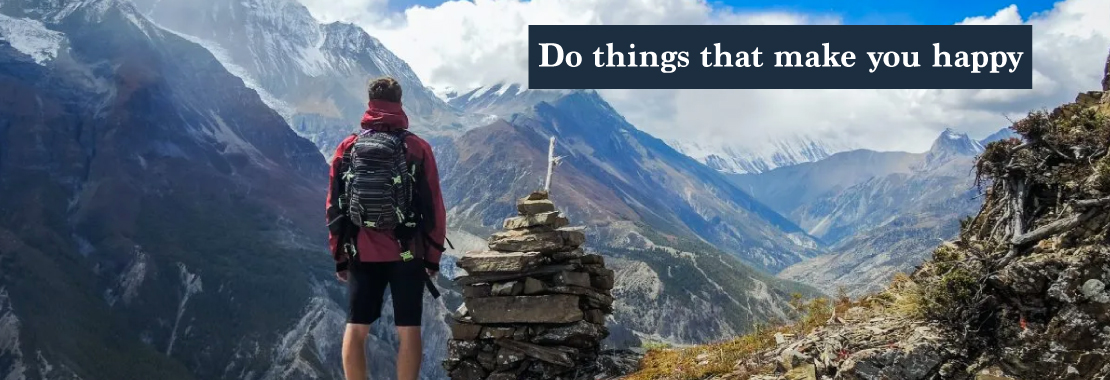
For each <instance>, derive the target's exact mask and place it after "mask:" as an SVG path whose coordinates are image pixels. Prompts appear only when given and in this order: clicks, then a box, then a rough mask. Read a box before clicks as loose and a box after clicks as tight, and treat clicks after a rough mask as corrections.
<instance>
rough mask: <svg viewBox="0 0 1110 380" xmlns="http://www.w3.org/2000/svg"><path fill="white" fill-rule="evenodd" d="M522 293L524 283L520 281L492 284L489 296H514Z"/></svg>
mask: <svg viewBox="0 0 1110 380" xmlns="http://www.w3.org/2000/svg"><path fill="white" fill-rule="evenodd" d="M523 291H524V283H523V282H520V281H510V282H499V283H496V284H493V287H492V288H491V291H490V294H491V295H494V296H515V295H519V294H520V293H522V292H523Z"/></svg>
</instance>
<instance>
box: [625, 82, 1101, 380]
mask: <svg viewBox="0 0 1110 380" xmlns="http://www.w3.org/2000/svg"><path fill="white" fill-rule="evenodd" d="M1107 77H1108V78H1110V61H1108V70H1107ZM1105 83H1106V82H1104V85H1103V91H1092V92H1088V93H1083V94H1080V95H1079V96H1078V97H1077V99H1076V102H1075V103H1070V104H1066V105H1064V106H1061V107H1059V108H1057V109H1055V110H1053V111H1051V112H1040V111H1038V112H1033V113H1031V114H1030V115H1029V116H1028V117H1027V118H1025V119H1023V120H1021V121H1019V122H1017V123H1015V124H1014V126H1013V129H1014V131H1015V132H1017V133H1018V134H1020V136H1021V138H1020V139H1006V140H1000V141H997V142H994V143H992V144H990V145H988V146H987V147H986V150H985V151H984V153H983V154H982V156H981V157H980V158H979V159H978V160H977V161H976V162H975V166H974V168H975V170H976V173H977V179H979V180H981V181H983V184H984V188H985V191H984V198H985V200H984V204H983V206H982V208H981V210H980V212H979V213H978V214H976V215H974V216H972V217H969V218H966V219H964V220H963V221H962V222H961V223H960V225H961V229H960V233H959V235H958V237H957V238H956V239H955V240H953V241H950V242H946V243H944V244H942V245H941V246H940V247H939V248H937V249H936V250H935V251H934V253H933V257H932V259H931V260H929V261H927V262H925V263H923V264H922V265H921V266H920V268H919V269H917V270H916V271H915V272H914V273H913V274H912V275H910V276H903V277H901V278H898V279H897V280H896V281H895V282H894V283H893V284H892V285H891V286H890V287H889V288H887V289H886V290H885V291H883V292H881V293H879V294H876V295H874V296H869V297H865V298H863V299H862V300H860V301H859V302H856V303H854V304H853V303H849V302H847V301H842V302H839V303H838V305H837V306H838V307H837V308H836V310H837V313H835V314H832V315H829V314H828V310H829V308H828V306H829V305H828V304H820V305H818V306H819V307H817V308H814V309H811V310H810V311H811V313H810V316H813V315H814V313H812V312H813V311H822V310H824V313H825V314H824V315H822V316H821V317H828V319H827V321H826V322H820V323H812V324H810V325H808V326H807V325H802V326H801V327H798V328H793V329H792V330H793V331H795V332H797V333H798V335H790V334H783V333H781V332H780V333H778V334H773V336H772V334H771V333H770V332H768V333H765V334H764V335H762V336H757V337H754V338H751V339H753V341H755V342H756V344H752V345H750V346H749V348H751V349H750V350H749V351H747V353H746V354H744V355H743V357H740V358H735V357H732V358H730V359H729V360H728V361H726V362H724V363H717V362H716V360H715V358H713V357H712V356H710V355H706V356H705V357H704V358H705V361H704V364H701V366H715V367H714V368H721V369H719V370H715V371H713V372H712V373H709V374H708V375H707V374H706V373H704V371H703V373H701V374H700V375H699V377H696V378H702V379H705V378H711V379H819V378H820V379H889V380H924V379H960V380H964V379H976V380H987V379H989V380H1016V379H1069V380H1071V379H1075V380H1078V379H1101V378H1106V377H1107V376H1110V339H1108V334H1110V320H1108V319H1107V316H1108V315H1110V294H1108V292H1107V288H1106V284H1107V282H1108V281H1110V262H1108V258H1110V196H1108V195H1110V180H1108V179H1110V155H1107V151H1108V149H1110V86H1107V85H1106V84H1105ZM814 319H815V318H812V317H811V318H806V319H803V322H813V321H814ZM821 320H824V319H823V318H822V319H821ZM676 352H677V353H676ZM684 352H691V353H694V352H705V350H704V349H691V350H678V351H671V352H670V353H667V352H657V353H654V354H649V357H648V361H647V362H645V369H644V371H642V373H641V374H638V375H633V376H632V378H633V379H636V378H650V375H651V374H652V373H660V372H659V370H660V369H661V368H665V364H666V363H665V362H664V361H663V360H661V359H673V358H675V357H681V355H683V353H684ZM721 364H727V365H728V367H727V369H725V368H722V367H723V366H722V365H721ZM695 367H696V366H695ZM648 371H653V372H650V373H649V372H648ZM690 373H692V371H690V370H684V371H675V372H673V373H672V374H670V375H669V376H663V377H664V378H694V377H691V376H687V374H690ZM655 378H659V377H655Z"/></svg>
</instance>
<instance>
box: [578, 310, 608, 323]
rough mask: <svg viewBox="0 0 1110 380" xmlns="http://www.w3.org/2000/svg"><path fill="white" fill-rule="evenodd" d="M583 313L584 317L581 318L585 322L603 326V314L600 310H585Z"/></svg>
mask: <svg viewBox="0 0 1110 380" xmlns="http://www.w3.org/2000/svg"><path fill="white" fill-rule="evenodd" d="M584 313H585V316H584V317H583V318H585V319H586V321H587V322H590V323H596V324H599V325H604V324H605V313H604V312H602V311H601V310H598V309H590V310H586V311H585V312H584Z"/></svg>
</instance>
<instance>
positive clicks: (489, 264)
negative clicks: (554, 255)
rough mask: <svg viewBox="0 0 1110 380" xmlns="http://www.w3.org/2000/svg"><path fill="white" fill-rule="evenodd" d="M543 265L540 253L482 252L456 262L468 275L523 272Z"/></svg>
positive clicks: (470, 254)
mask: <svg viewBox="0 0 1110 380" xmlns="http://www.w3.org/2000/svg"><path fill="white" fill-rule="evenodd" d="M541 263H543V257H542V256H540V253H539V252H509V253H503V252H480V253H467V254H466V255H463V257H462V258H460V259H459V261H458V262H456V265H457V266H458V267H459V268H462V269H464V270H466V272H467V273H475V274H478V273H500V272H522V271H526V270H530V269H534V268H536V267H537V266H539V265H540V264H541Z"/></svg>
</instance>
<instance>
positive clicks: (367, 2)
mask: <svg viewBox="0 0 1110 380" xmlns="http://www.w3.org/2000/svg"><path fill="white" fill-rule="evenodd" d="M385 1H387V0H341V1H338V2H335V1H331V0H302V2H304V3H305V4H306V5H308V6H309V8H310V9H312V10H313V12H314V14H316V15H317V16H318V17H322V18H324V19H327V20H337V19H338V20H346V21H354V22H357V23H359V24H361V25H362V26H363V27H365V28H366V29H367V30H368V31H369V32H370V33H371V34H373V35H375V36H376V37H378V38H379V39H381V40H382V42H383V43H385V44H386V46H388V47H389V48H390V49H392V50H393V51H394V52H395V53H397V55H399V56H400V57H401V58H403V59H405V60H406V61H408V62H409V64H410V65H411V66H412V67H413V69H414V70H416V72H417V74H418V75H420V77H421V78H422V79H423V80H424V81H425V83H428V84H430V85H432V86H436V87H452V88H472V87H477V86H480V85H488V84H492V83H496V82H499V81H514V82H522V83H524V82H526V78H527V49H526V48H527V46H526V44H527V25H529V24H829V23H838V22H839V21H840V19H839V17H837V16H836V15H811V14H798V13H789V12H737V11H734V10H733V9H729V8H719V7H717V8H715V7H712V6H710V5H709V4H708V3H706V2H705V1H704V0H532V1H521V0H475V1H473V2H470V1H450V2H447V3H444V4H442V5H439V6H437V7H434V8H426V7H419V6H418V7H412V8H409V9H407V10H405V11H404V12H403V13H400V14H387V13H385V12H384V11H383V10H384V9H385V6H384V2H385ZM1108 9H1110V0H1066V1H1062V2H1059V3H1056V4H1055V5H1054V8H1053V9H1051V10H1047V11H1045V12H1041V13H1036V14H1033V15H1031V16H1030V17H1029V18H1028V19H1023V18H1022V17H1021V15H1020V14H1019V13H1018V9H1017V7H1016V6H1013V5H1011V6H1009V7H1006V8H1003V9H1001V10H999V11H998V12H997V13H995V14H993V15H989V16H985V15H969V17H967V18H965V19H963V20H962V21H960V22H959V23H960V24H1023V23H1024V24H1031V25H1033V34H1034V46H1033V56H1032V58H1033V59H1032V60H1031V61H1032V62H1031V63H1032V64H1033V65H1034V71H1035V72H1034V88H1033V89H1032V90H606V91H602V94H603V95H604V96H605V97H606V98H607V99H608V100H609V101H610V102H611V103H613V106H614V107H616V108H617V109H618V110H619V111H621V112H622V113H623V114H624V115H625V116H626V117H627V118H628V119H629V120H630V121H632V122H633V123H634V124H636V125H637V126H638V127H640V128H641V129H644V130H646V131H648V132H651V133H653V134H655V135H657V136H659V137H661V138H664V139H670V138H694V139H696V140H698V141H699V142H702V143H713V142H726V143H728V144H732V145H735V146H740V147H743V146H745V145H750V144H759V143H761V141H766V140H765V139H766V138H768V137H775V136H782V135H785V134H797V133H805V134H812V135H817V137H821V138H828V139H837V140H841V141H845V142H848V143H849V144H854V145H857V146H861V147H868V148H873V149H882V150H911V151H921V150H924V149H926V148H928V146H929V144H930V143H931V142H932V139H933V138H934V137H936V136H937V135H938V134H939V133H940V131H942V130H943V129H944V128H946V127H952V128H955V129H957V130H964V131H968V132H971V133H972V135H973V136H986V135H987V134H989V133H991V132H993V131H995V130H997V129H999V128H1001V127H1003V126H1005V125H1006V124H1008V122H1007V117H1009V118H1019V117H1020V116H1021V115H1022V114H1024V112H1025V111H1028V110H1030V109H1033V108H1045V107H1052V106H1054V105H1056V104H1059V103H1061V102H1063V101H1068V100H1071V99H1072V98H1073V97H1074V95H1075V93H1076V92H1078V91H1084V90H1089V89H1094V88H1096V87H1098V83H1099V79H1100V78H1101V75H1102V69H1103V64H1104V62H1105V59H1106V54H1107V52H1108V50H1107V49H1108V47H1110V12H1108V11H1107V10H1108ZM1027 63H1028V61H1027Z"/></svg>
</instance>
